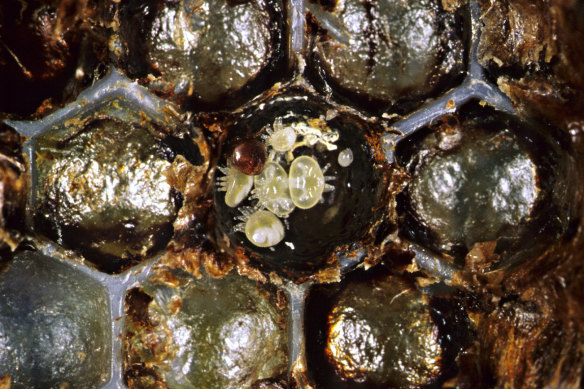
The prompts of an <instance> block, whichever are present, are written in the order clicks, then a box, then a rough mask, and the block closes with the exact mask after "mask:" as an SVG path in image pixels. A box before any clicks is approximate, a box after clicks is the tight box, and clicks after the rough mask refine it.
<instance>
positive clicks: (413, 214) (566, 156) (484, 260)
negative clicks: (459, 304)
mask: <svg viewBox="0 0 584 389" xmlns="http://www.w3.org/2000/svg"><path fill="white" fill-rule="evenodd" d="M396 155H397V160H398V162H399V163H400V164H401V165H402V166H405V167H406V168H407V169H408V170H409V171H410V173H411V174H412V180H411V182H410V184H409V187H408V188H407V190H406V191H405V192H404V193H403V195H402V196H401V197H400V201H399V205H398V208H399V210H398V211H399V212H400V214H401V215H402V222H401V231H402V234H403V236H406V237H407V238H409V239H413V240H414V241H417V242H419V243H421V244H423V245H425V246H426V247H429V248H432V249H435V250H438V251H442V252H445V253H449V254H452V255H454V256H455V257H456V258H458V259H462V258H464V256H465V255H467V253H468V254H469V256H467V258H466V259H467V262H468V261H469V260H473V258H474V260H478V261H479V262H481V263H474V264H472V266H479V267H484V268H485V269H486V268H488V267H490V266H491V265H493V264H495V263H498V262H499V261H500V260H509V258H511V257H516V255H519V256H522V257H525V256H527V255H528V253H531V254H533V253H535V251H536V250H537V249H540V250H541V249H542V248H543V247H545V245H546V244H548V243H549V242H551V241H553V240H555V239H557V238H558V237H559V236H560V235H561V234H562V233H564V232H565V231H566V230H567V229H568V225H569V220H570V219H571V214H570V213H571V212H574V210H570V205H569V203H570V200H569V199H570V198H571V197H572V196H574V195H575V193H576V192H575V190H576V188H575V186H574V185H576V184H575V183H570V181H569V180H570V179H569V178H568V177H570V176H574V174H575V172H576V167H575V161H574V160H573V158H572V156H571V155H570V152H569V143H568V142H567V140H566V139H563V138H562V137H561V134H559V133H558V132H557V131H554V130H553V129H551V128H549V127H546V126H544V125H541V124H536V123H527V122H522V121H519V120H518V119H516V118H514V117H512V116H510V115H507V114H503V113H499V112H496V111H494V110H492V109H489V108H481V107H479V106H478V105H475V104H474V103H472V104H470V105H467V106H466V107H463V109H462V110H461V112H460V113H459V114H458V115H457V116H447V117H444V118H442V120H441V121H440V122H439V123H437V124H436V125H433V126H431V127H429V128H427V129H425V130H422V131H421V132H420V133H418V134H416V135H415V136H412V137H410V138H408V139H406V140H404V141H403V142H402V143H401V144H400V145H399V147H398V150H397V154H396ZM535 238H537V242H538V243H537V244H533V242H534V239H535ZM523 249H528V250H527V251H525V252H522V250H523ZM516 259H517V257H516ZM469 265H470V264H469Z"/></svg>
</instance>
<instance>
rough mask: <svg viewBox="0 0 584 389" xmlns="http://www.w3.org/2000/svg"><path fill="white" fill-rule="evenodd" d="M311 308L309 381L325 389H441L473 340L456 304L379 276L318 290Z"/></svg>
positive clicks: (352, 278) (354, 276) (308, 307)
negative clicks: (433, 387) (437, 388)
mask: <svg viewBox="0 0 584 389" xmlns="http://www.w3.org/2000/svg"><path fill="white" fill-rule="evenodd" d="M306 304H307V305H306V313H305V317H304V319H305V327H304V328H305V335H306V354H307V366H308V374H309V376H310V377H311V378H312V379H313V380H314V382H315V383H316V387H318V388H322V389H325V388H351V389H358V388H387V387H392V388H394V387H399V388H404V387H424V386H426V385H430V384H439V383H441V382H443V381H444V380H445V379H446V378H448V377H450V376H451V375H452V374H453V373H454V372H455V370H456V364H455V357H456V355H457V354H458V353H459V352H460V351H461V350H462V349H464V348H465V347H467V346H468V345H469V343H470V340H471V339H472V333H471V329H470V322H469V320H468V317H467V315H466V313H465V312H464V309H463V308H462V307H461V306H459V305H458V303H456V302H454V301H451V300H448V299H446V298H438V297H433V296H431V295H425V294H423V293H421V292H420V291H418V290H417V289H416V287H415V286H414V284H412V283H410V282H409V281H408V280H406V279H403V278H400V277H397V276H391V275H388V274H387V272H385V271H383V270H381V269H378V271H376V272H375V275H374V274H371V273H366V272H361V271H359V272H356V273H352V274H351V276H350V277H349V278H348V279H347V280H345V281H343V283H342V284H341V285H329V286H324V285H322V286H317V287H314V288H313V289H312V290H311V291H310V294H309V296H308V298H307V303H306Z"/></svg>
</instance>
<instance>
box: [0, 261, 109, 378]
mask: <svg viewBox="0 0 584 389" xmlns="http://www.w3.org/2000/svg"><path fill="white" fill-rule="evenodd" d="M0 296H1V298H0V376H4V375H9V376H10V380H11V382H12V385H13V386H11V387H14V388H49V387H51V388H62V387H68V388H87V387H98V386H99V385H101V384H103V383H105V382H106V381H107V380H108V379H109V377H110V374H111V373H110V368H111V357H112V350H111V317H110V311H109V299H108V295H107V290H106V289H105V288H104V287H103V286H102V285H100V284H99V283H98V282H97V281H95V280H93V279H91V278H90V277H88V276H87V275H85V274H83V273H80V272H79V271H77V270H75V269H73V268H71V267H70V266H67V265H65V264H63V263H60V262H58V261H56V260H54V259H52V258H49V257H46V256H43V255H41V254H38V253H33V252H28V253H24V254H20V255H17V256H16V258H14V259H13V260H12V261H10V262H9V264H8V265H7V266H6V267H5V268H3V269H2V273H1V274H0Z"/></svg>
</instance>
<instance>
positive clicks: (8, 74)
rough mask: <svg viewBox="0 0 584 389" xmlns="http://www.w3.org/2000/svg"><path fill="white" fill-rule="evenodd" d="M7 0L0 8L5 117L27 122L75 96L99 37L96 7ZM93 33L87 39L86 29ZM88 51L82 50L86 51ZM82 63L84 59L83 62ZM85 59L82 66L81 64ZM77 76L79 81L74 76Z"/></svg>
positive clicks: (0, 104)
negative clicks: (22, 118) (92, 45)
mask: <svg viewBox="0 0 584 389" xmlns="http://www.w3.org/2000/svg"><path fill="white" fill-rule="evenodd" d="M66 3H68V2H67V1H66V0H51V1H46V0H45V1H42V0H30V1H27V2H26V3H23V2H22V1H18V0H6V1H3V2H2V4H0V36H1V37H2V48H1V49H0V85H2V89H3V94H2V96H1V97H0V111H4V112H10V113H13V114H17V115H22V116H27V115H30V114H33V113H34V112H35V111H36V110H37V108H39V107H40V108H39V109H40V110H44V109H47V108H48V109H50V107H51V106H52V104H59V103H62V102H63V101H64V100H67V99H72V98H74V97H75V96H74V95H75V93H76V88H78V87H79V85H80V82H81V81H86V80H84V76H83V74H84V73H90V72H91V71H92V70H93V69H90V68H89V67H90V63H91V59H92V55H93V54H92V53H91V51H90V45H91V43H94V41H95V40H97V39H96V38H97V37H98V36H99V35H100V33H101V31H100V30H99V28H98V27H96V26H97V25H98V23H93V22H92V21H93V20H92V19H93V16H95V15H94V9H93V8H92V7H93V4H88V3H87V2H83V3H79V4H75V5H73V6H71V5H69V6H68V7H67V6H66ZM89 24H91V25H92V27H94V29H93V30H92V33H91V34H89V33H88V29H87V28H86V27H87V25H89ZM84 45H85V47H82V46H84ZM81 57H82V58H81ZM80 59H81V63H79V60H80ZM76 70H77V71H78V77H77V78H76V77H75V72H76Z"/></svg>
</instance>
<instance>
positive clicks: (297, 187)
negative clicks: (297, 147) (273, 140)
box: [289, 155, 334, 209]
mask: <svg viewBox="0 0 584 389" xmlns="http://www.w3.org/2000/svg"><path fill="white" fill-rule="evenodd" d="M326 169H328V165H327V166H326V167H325V169H324V170H325V171H326ZM332 178H333V177H325V175H324V172H323V170H322V169H321V168H320V166H319V164H318V162H317V161H316V159H314V158H312V157H309V156H307V155H303V156H300V157H298V158H296V159H295V160H294V161H292V165H290V177H289V182H290V197H291V198H292V201H293V202H294V205H296V206H297V207H298V208H300V209H309V208H312V207H314V206H315V205H316V204H317V203H318V202H319V201H320V199H321V197H322V193H323V192H324V191H325V190H326V191H327V192H328V191H331V190H333V189H334V187H333V186H331V185H328V184H327V183H326V181H327V180H329V179H332Z"/></svg>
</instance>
